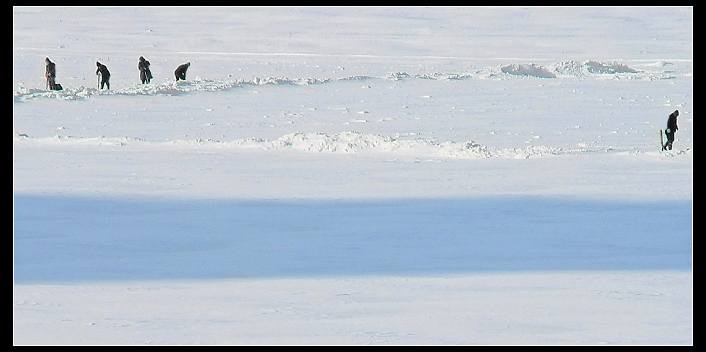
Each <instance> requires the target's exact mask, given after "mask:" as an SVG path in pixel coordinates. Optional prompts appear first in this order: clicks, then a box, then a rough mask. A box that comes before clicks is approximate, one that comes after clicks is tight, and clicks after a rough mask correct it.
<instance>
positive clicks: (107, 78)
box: [96, 61, 110, 89]
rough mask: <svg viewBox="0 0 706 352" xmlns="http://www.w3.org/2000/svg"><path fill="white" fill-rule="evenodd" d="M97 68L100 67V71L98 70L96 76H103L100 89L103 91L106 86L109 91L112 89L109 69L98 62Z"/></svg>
mask: <svg viewBox="0 0 706 352" xmlns="http://www.w3.org/2000/svg"><path fill="white" fill-rule="evenodd" d="M96 66H97V67H98V69H97V70H96V75H99V74H100V76H101V84H100V89H103V86H104V85H105V86H107V87H108V89H110V72H108V67H106V66H105V65H103V64H101V63H100V62H98V61H96Z"/></svg>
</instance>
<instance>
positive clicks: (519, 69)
mask: <svg viewBox="0 0 706 352" xmlns="http://www.w3.org/2000/svg"><path fill="white" fill-rule="evenodd" d="M500 71H502V72H503V73H506V74H510V75H515V76H531V77H538V78H556V75H555V74H553V73H552V72H550V71H549V70H547V69H546V68H544V67H542V66H538V65H535V64H529V65H527V64H511V65H507V66H503V67H501V68H500Z"/></svg>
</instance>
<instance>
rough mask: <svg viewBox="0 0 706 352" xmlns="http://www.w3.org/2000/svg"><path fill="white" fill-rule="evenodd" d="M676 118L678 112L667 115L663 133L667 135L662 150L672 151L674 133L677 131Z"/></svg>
mask: <svg viewBox="0 0 706 352" xmlns="http://www.w3.org/2000/svg"><path fill="white" fill-rule="evenodd" d="M677 116H679V110H674V112H673V113H671V114H669V119H667V129H666V130H665V131H664V133H665V134H666V135H667V143H666V144H665V145H664V149H669V150H672V143H674V133H675V132H676V131H677V130H678V129H679V128H678V127H677Z"/></svg>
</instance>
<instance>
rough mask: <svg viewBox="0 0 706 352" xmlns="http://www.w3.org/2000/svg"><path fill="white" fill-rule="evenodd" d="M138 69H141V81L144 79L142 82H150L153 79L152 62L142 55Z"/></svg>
mask: <svg viewBox="0 0 706 352" xmlns="http://www.w3.org/2000/svg"><path fill="white" fill-rule="evenodd" d="M137 69H138V70H140V81H142V84H145V83H150V80H151V79H152V72H151V71H150V62H149V61H147V60H145V58H144V57H142V56H140V62H138V63H137Z"/></svg>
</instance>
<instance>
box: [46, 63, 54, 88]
mask: <svg viewBox="0 0 706 352" xmlns="http://www.w3.org/2000/svg"><path fill="white" fill-rule="evenodd" d="M44 63H46V64H47V71H46V73H45V76H46V78H47V88H48V89H50V90H55V89H56V64H54V63H53V62H51V60H49V58H45V59H44Z"/></svg>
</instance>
